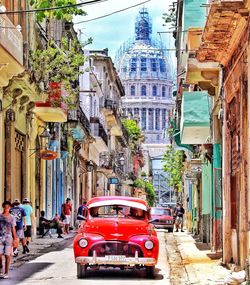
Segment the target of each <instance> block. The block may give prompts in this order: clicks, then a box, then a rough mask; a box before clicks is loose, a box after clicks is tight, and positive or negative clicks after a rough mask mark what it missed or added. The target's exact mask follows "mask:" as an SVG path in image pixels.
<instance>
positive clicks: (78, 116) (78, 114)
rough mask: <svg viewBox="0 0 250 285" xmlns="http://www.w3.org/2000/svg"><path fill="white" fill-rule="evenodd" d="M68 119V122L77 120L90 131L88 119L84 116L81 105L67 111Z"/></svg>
mask: <svg viewBox="0 0 250 285" xmlns="http://www.w3.org/2000/svg"><path fill="white" fill-rule="evenodd" d="M68 121H69V122H79V123H81V125H82V126H83V127H84V128H85V129H87V130H88V131H90V122H89V119H88V118H87V117H86V115H85V113H84V112H83V110H82V108H81V107H79V108H78V109H75V110H69V111H68Z"/></svg>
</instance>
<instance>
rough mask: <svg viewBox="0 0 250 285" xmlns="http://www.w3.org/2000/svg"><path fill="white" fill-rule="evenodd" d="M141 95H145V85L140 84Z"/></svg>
mask: <svg viewBox="0 0 250 285" xmlns="http://www.w3.org/2000/svg"><path fill="white" fill-rule="evenodd" d="M141 96H147V89H146V85H142V87H141Z"/></svg>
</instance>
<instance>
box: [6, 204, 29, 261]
mask: <svg viewBox="0 0 250 285" xmlns="http://www.w3.org/2000/svg"><path fill="white" fill-rule="evenodd" d="M10 213H11V215H13V216H14V217H15V219H16V236H17V240H18V241H17V245H18V244H19V240H21V242H22V246H23V254H25V253H26V252H29V248H28V247H27V245H26V238H25V236H24V232H25V231H26V213H25V211H24V209H23V208H22V207H20V201H19V200H18V199H16V200H15V201H14V203H13V208H11V209H10ZM13 253H14V256H15V257H17V255H18V250H17V248H13Z"/></svg>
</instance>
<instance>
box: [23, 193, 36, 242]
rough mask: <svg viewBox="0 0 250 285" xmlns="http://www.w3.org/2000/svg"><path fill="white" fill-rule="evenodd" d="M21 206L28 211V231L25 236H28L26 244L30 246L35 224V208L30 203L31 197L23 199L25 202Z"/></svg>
mask: <svg viewBox="0 0 250 285" xmlns="http://www.w3.org/2000/svg"><path fill="white" fill-rule="evenodd" d="M21 207H22V208H23V209H24V211H25V213H26V231H25V232H24V236H25V238H26V245H27V246H28V245H29V243H30V242H31V237H32V228H33V226H34V214H33V208H32V207H31V205H30V200H29V198H24V199H23V204H22V205H21Z"/></svg>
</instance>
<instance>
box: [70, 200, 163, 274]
mask: <svg viewBox="0 0 250 285" xmlns="http://www.w3.org/2000/svg"><path fill="white" fill-rule="evenodd" d="M87 208H88V211H87V214H86V217H84V218H83V219H84V221H83V222H82V224H81V227H80V228H79V230H78V234H77V235H76V237H75V239H74V244H73V247H74V254H75V262H76V263H77V277H78V278H85V277H86V274H87V268H91V267H95V269H96V268H97V269H98V268H99V267H100V266H105V267H118V268H121V269H124V268H132V269H133V268H138V269H140V268H146V272H147V276H148V277H153V275H154V268H155V265H156V263H157V260H158V251H159V241H158V238H157V235H156V231H155V230H154V226H153V225H152V224H151V221H150V220H149V218H150V208H149V207H148V205H147V203H146V202H145V201H144V200H141V199H137V198H132V197H110V196H107V197H96V198H93V199H91V200H90V201H89V202H88V204H87Z"/></svg>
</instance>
